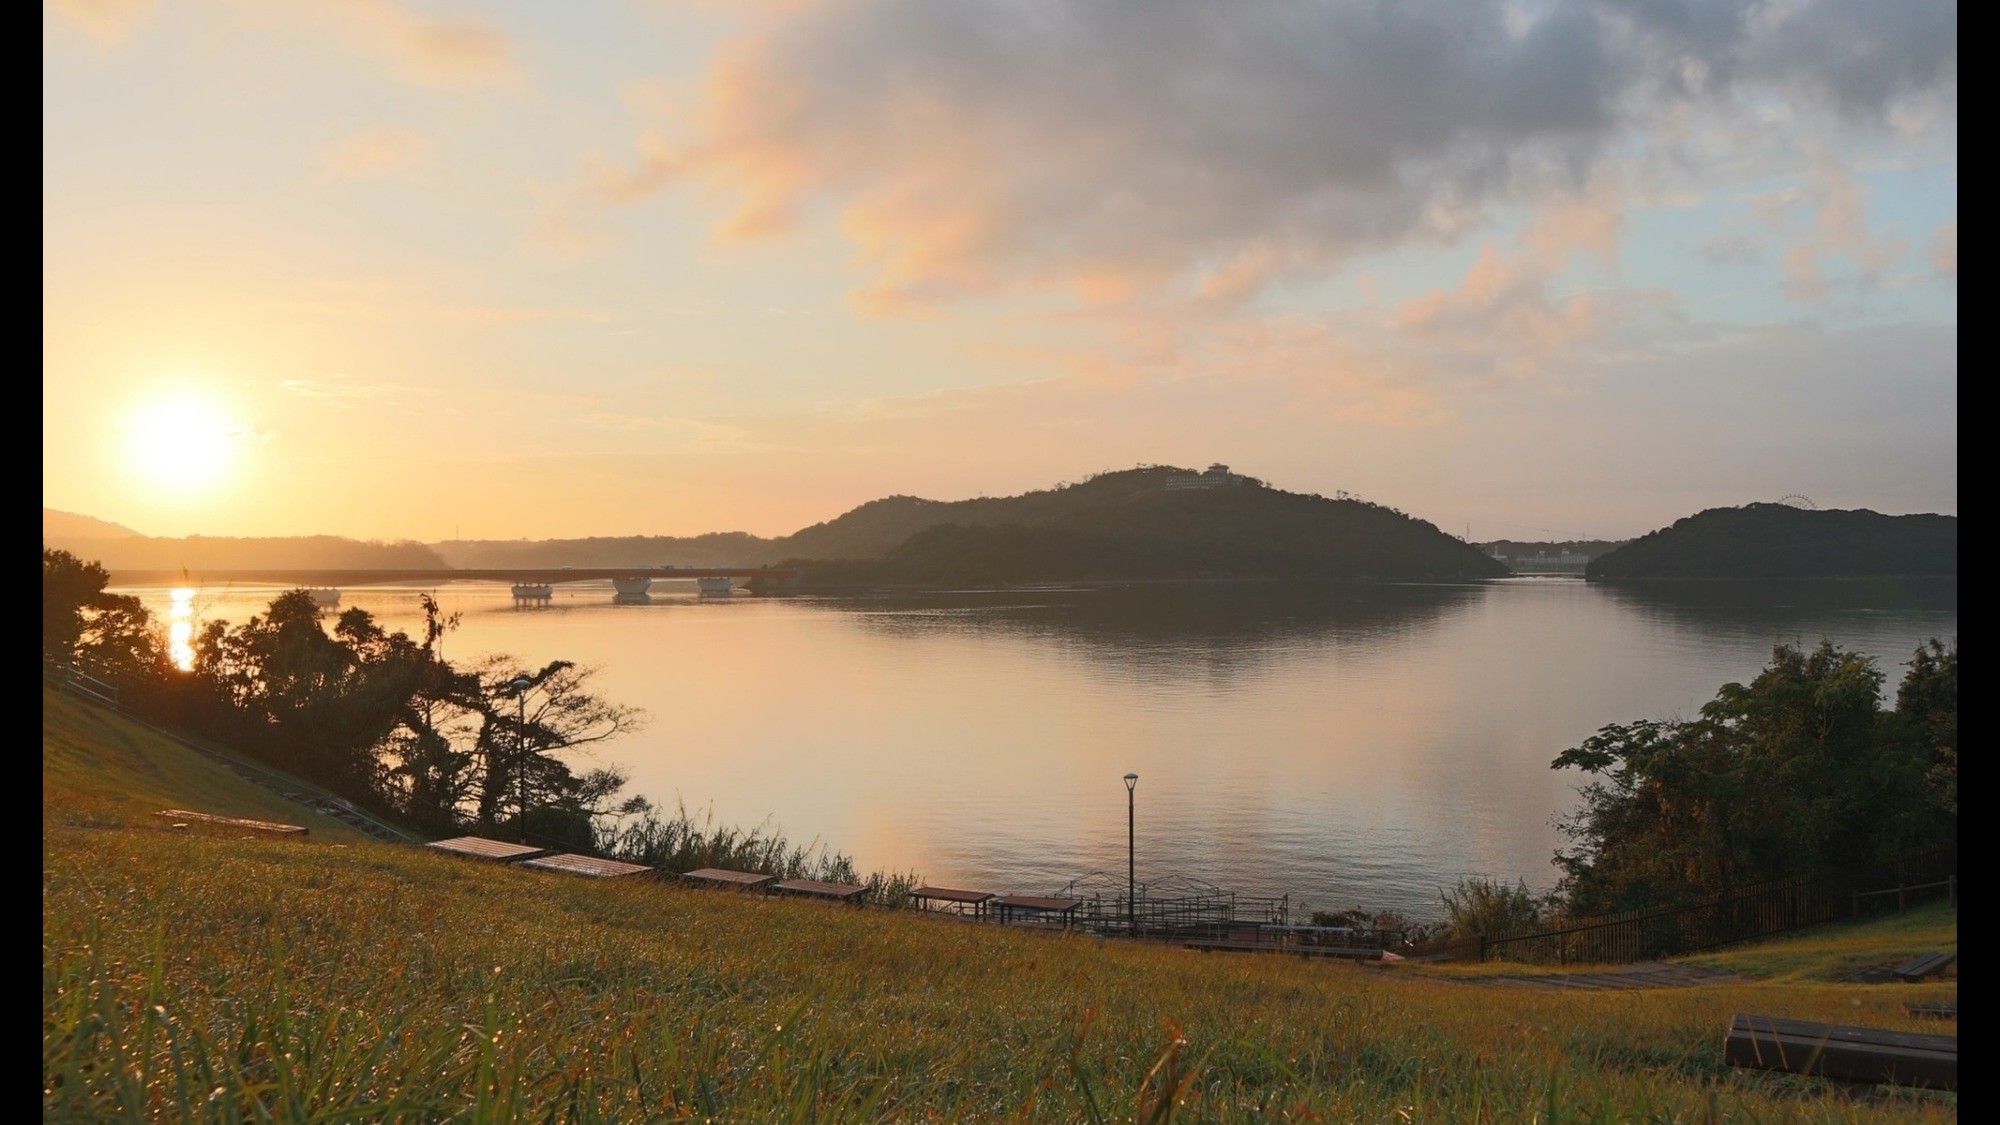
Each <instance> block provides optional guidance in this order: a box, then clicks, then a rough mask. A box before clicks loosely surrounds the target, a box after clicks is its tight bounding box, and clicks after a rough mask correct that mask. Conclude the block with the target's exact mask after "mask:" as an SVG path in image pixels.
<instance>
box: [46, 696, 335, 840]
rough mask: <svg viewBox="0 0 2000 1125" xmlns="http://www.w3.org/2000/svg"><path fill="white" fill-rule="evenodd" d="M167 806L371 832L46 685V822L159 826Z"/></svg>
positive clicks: (330, 831) (325, 831) (316, 830)
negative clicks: (159, 815) (157, 816)
mask: <svg viewBox="0 0 2000 1125" xmlns="http://www.w3.org/2000/svg"><path fill="white" fill-rule="evenodd" d="M167 808H185V809H189V810H191V811H193V812H205V813H215V814H217V815H219V816H235V817H247V818H249V819H252V820H270V821H277V822H279V823H282V824H299V825H304V826H305V827H306V828H307V829H309V830H310V833H311V835H312V836H314V837H316V838H320V839H324V840H328V841H333V842H338V843H353V842H356V841H360V840H367V839H369V838H370V837H368V836H367V835H365V834H363V833H361V832H358V831H356V830H355V829H353V828H351V827H349V826H348V825H346V824H344V823H342V822H340V821H338V820H335V819H334V818H332V817H328V816H320V815H319V814H317V813H315V812H313V811H311V810H310V809H307V808H306V807H304V806H303V805H299V804H296V803H294V802H292V801H288V800H286V799H285V798H283V797H281V796H279V795H278V794H276V793H273V792H272V791H271V790H269V789H266V788H264V787H263V786H261V785H255V784H252V783H251V782H248V781H245V780H243V779H242V778H240V777H238V776H236V775H235V774H234V773H232V772H231V771H230V769H229V767H228V766H225V765H223V764H222V763H220V762H218V761H216V760H215V759H213V758H209V757H207V756H205V755H202V754H197V753H195V752H193V751H191V750H189V749H188V748H187V747H185V746H182V745H180V744H179V743H177V742H174V741H173V740H171V739H167V738H162V737H160V736H159V735H157V734H154V733H153V732H152V731H150V730H147V729H146V728H145V727H142V726H140V725H138V724H137V723H132V722H128V721H126V720H125V719H123V718H121V717H119V716H117V715H114V714H111V713H109V712H106V711H103V710H100V709H99V708H97V707H93V706H91V705H89V704H86V703H83V702H80V701H78V700H76V699H73V698H71V697H69V696H67V695H64V694H62V693H60V692H57V691H53V690H50V689H48V688H44V689H43V690H42V818H43V823H44V825H45V826H51V827H53V826H58V825H59V826H63V827H74V828H124V827H135V826H141V825H144V826H151V825H152V824H153V820H154V817H153V814H154V813H156V812H158V811H159V810H161V809H167Z"/></svg>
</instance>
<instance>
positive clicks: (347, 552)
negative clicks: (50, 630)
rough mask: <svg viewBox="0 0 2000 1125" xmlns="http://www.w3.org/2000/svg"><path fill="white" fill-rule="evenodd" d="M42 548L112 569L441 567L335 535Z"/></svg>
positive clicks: (413, 551)
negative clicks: (71, 555)
mask: <svg viewBox="0 0 2000 1125" xmlns="http://www.w3.org/2000/svg"><path fill="white" fill-rule="evenodd" d="M42 543H43V545H44V546H47V547H53V548H56V549H59V550H64V551H68V552H70V553H71V554H73V555H75V556H77V557H78V558H80V559H89V560H91V561H93V562H98V563H102V564H103V566H104V568H105V569H106V570H110V571H114V572H117V571H138V570H143V571H155V570H169V571H171V570H187V571H189V572H190V573H195V574H199V573H200V572H202V571H206V570H414V569H429V568H442V567H443V566H444V565H445V563H444V560H443V559H440V558H439V557H438V556H437V553H436V552H435V551H432V550H431V549H430V548H429V547H426V546H424V545H423V544H422V543H410V542H403V543H377V542H364V541H362V540H358V539H342V538H339V537H337V536H333V535H299V536H287V537H282V538H272V539H234V538H228V537H224V536H207V535H190V536H188V537H187V538H185V539H155V538H152V537H150V536H145V535H128V536H122V537H119V538H81V537H74V536H51V535H46V534H45V535H43V537H42Z"/></svg>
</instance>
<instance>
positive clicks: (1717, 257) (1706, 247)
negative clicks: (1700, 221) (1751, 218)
mask: <svg viewBox="0 0 2000 1125" xmlns="http://www.w3.org/2000/svg"><path fill="white" fill-rule="evenodd" d="M1695 252H1696V253H1698V254H1700V255H1701V256H1702V258H1703V259H1704V260H1706V261H1708V262H1711V263H1713V264H1715V265H1718V266H1754V265H1758V264H1761V263H1762V262H1763V261H1764V247H1763V246H1762V245H1761V244H1760V243H1758V241H1757V240H1756V239H1754V238H1749V237H1746V236H1744V235H1740V234H1718V235H1715V236H1713V237H1711V238H1708V239H1706V240H1704V241H1703V242H1702V244H1701V246H1700V248H1699V249H1697V250H1696V251H1695Z"/></svg>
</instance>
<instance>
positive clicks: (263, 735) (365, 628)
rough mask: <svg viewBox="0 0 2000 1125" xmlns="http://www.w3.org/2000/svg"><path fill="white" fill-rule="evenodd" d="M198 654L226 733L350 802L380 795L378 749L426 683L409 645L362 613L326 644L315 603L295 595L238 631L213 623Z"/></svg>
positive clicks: (342, 622) (353, 613)
mask: <svg viewBox="0 0 2000 1125" xmlns="http://www.w3.org/2000/svg"><path fill="white" fill-rule="evenodd" d="M195 654H196V655H195V674H196V676H197V678H198V679H200V680H201V681H202V683H203V684H205V685H206V686H207V687H208V688H209V690H210V692H211V694H212V696H213V697H214V699H215V702H217V703H218V704H220V715H219V716H218V717H219V718H220V719H221V721H222V725H223V727H224V733H226V734H229V735H232V736H234V739H235V740H237V741H239V742H244V743H247V744H249V745H251V746H254V747H257V748H258V752H259V754H260V756H262V757H264V758H266V759H267V760H272V761H274V762H275V763H276V764H278V765H282V766H285V767H287V768H290V769H296V770H298V771H299V772H301V773H303V774H306V775H307V776H310V777H312V778H314V779H315V780H318V781H320V782H322V783H324V784H326V785H328V786H330V787H332V788H334V789H336V790H339V791H341V792H344V793H347V794H349V795H350V796H359V797H363V798H365V799H372V798H374V797H376V796H377V795H378V794H379V793H380V792H381V790H382V789H383V788H384V787H385V786H384V779H383V778H382V777H381V776H380V768H379V767H380V749H381V747H382V746H383V744H384V743H385V742H386V741H387V740H388V739H389V737H390V736H391V735H392V734H393V733H394V732H395V731H396V730H397V729H398V727H399V726H400V724H401V723H402V722H403V719H404V717H405V716H406V714H407V711H408V705H409V700H410V698H411V696H412V695H413V694H414V693H415V692H416V690H417V688H418V686H419V685H420V683H421V682H422V667H421V666H422V664H423V662H424V657H423V655H422V652H421V650H420V648H419V646H417V645H416V644H415V643H413V642H412V641H411V640H410V638H409V637H408V636H406V635H405V634H403V633H401V632H396V633H390V632H387V631H385V630H384V629H383V628H382V627H381V626H380V625H378V624H376V622H375V620H374V618H373V617H372V616H370V615H369V613H368V611H366V610H364V609H359V608H353V609H349V610H347V611H346V612H344V613H342V614H341V615H340V617H339V618H338V620H337V621H336V622H335V626H334V631H333V633H332V634H331V635H329V634H328V633H327V631H326V628H325V626H324V624H323V623H322V621H321V611H320V608H319V606H318V605H317V604H316V603H314V601H313V600H312V595H311V594H310V593H308V592H307V591H305V590H291V591H288V592H286V593H283V594H280V595H279V596H278V597H277V598H275V599H273V600H272V602H271V606H270V610H269V612H268V613H266V614H263V615H260V616H257V617H252V618H251V619H250V620H249V621H247V622H245V623H244V624H243V625H241V626H239V627H237V628H235V629H230V628H229V627H228V623H227V622H220V621H218V622H211V623H210V624H209V625H208V627H207V628H206V629H205V630H204V631H203V632H202V634H201V636H200V638H199V640H198V643H197V644H196V646H195Z"/></svg>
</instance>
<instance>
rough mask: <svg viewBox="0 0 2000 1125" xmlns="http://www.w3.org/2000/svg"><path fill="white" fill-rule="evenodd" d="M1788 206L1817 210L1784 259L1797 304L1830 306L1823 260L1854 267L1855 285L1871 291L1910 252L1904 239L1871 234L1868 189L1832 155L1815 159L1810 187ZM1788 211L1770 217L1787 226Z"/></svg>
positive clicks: (1789, 292) (1822, 154)
mask: <svg viewBox="0 0 2000 1125" xmlns="http://www.w3.org/2000/svg"><path fill="white" fill-rule="evenodd" d="M1789 201H1790V202H1805V203H1810V204H1811V205H1812V208H1813V225H1812V230H1811V232H1810V233H1809V234H1807V235H1806V236H1805V237H1804V238H1803V239H1801V240H1800V241H1798V242H1797V243H1795V244H1794V245H1793V246H1792V247H1791V249H1790V250H1788V251H1787V252H1786V254H1785V270H1784V272H1785V292H1786V293H1787V295H1789V296H1791V297H1792V298H1793V299H1794V300H1797V301H1801V302H1803V303H1806V304H1814V305H1823V304H1825V303H1826V301H1827V299H1828V297H1829V295H1830V291H1831V290H1830V281H1829V279H1828V278H1827V276H1826V275H1825V274H1824V273H1823V271H1822V269H1821V260H1822V259H1824V258H1828V257H1836V256H1837V257H1842V258H1846V259H1847V260H1848V261H1849V262H1851V263H1853V265H1854V266H1855V268H1856V271H1857V272H1856V274H1855V276H1854V278H1853V281H1854V283H1855V284H1856V285H1858V286H1859V287H1861V288H1863V289H1867V288H1872V287H1874V286H1875V284H1876V283H1877V282H1878V280H1879V279H1880V278H1881V276H1882V274H1883V272H1884V271H1885V270H1887V269H1888V268H1889V267H1890V266H1891V265H1893V264H1895V262H1896V261H1897V260H1899V259H1900V258H1902V257H1903V256H1904V255H1905V254H1906V253H1908V251H1909V247H1908V246H1907V245H1906V244H1905V243H1904V241H1903V240H1902V239H1900V238H1897V237H1894V236H1882V237H1877V236H1876V235H1875V234H1874V233H1872V232H1871V231H1870V229H1869V223H1868V192H1867V189H1866V188H1865V187H1864V186H1863V185H1862V183H1861V182H1860V181H1858V180H1856V179H1855V177H1854V175H1853V173H1852V172H1851V171H1850V170H1849V169H1848V168H1847V166H1846V165H1845V164H1844V163H1842V162H1841V161H1840V160H1838V159H1836V158H1835V157H1834V156H1833V155H1832V154H1831V153H1828V152H1826V151H1820V152H1817V153H1816V154H1815V155H1814V159H1813V165H1812V169H1811V171H1810V173H1809V175H1808V177H1807V183H1806V184H1805V186H1804V187H1803V188H1802V189H1800V190H1799V191H1798V192H1797V193H1796V194H1795V195H1793V196H1791V197H1789ZM1785 210H1786V209H1785V208H1778V209H1775V210H1773V211H1772V212H1770V215H1771V217H1772V218H1774V219H1775V221H1777V222H1779V223H1781V224H1782V223H1783V222H1784V221H1785Z"/></svg>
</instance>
